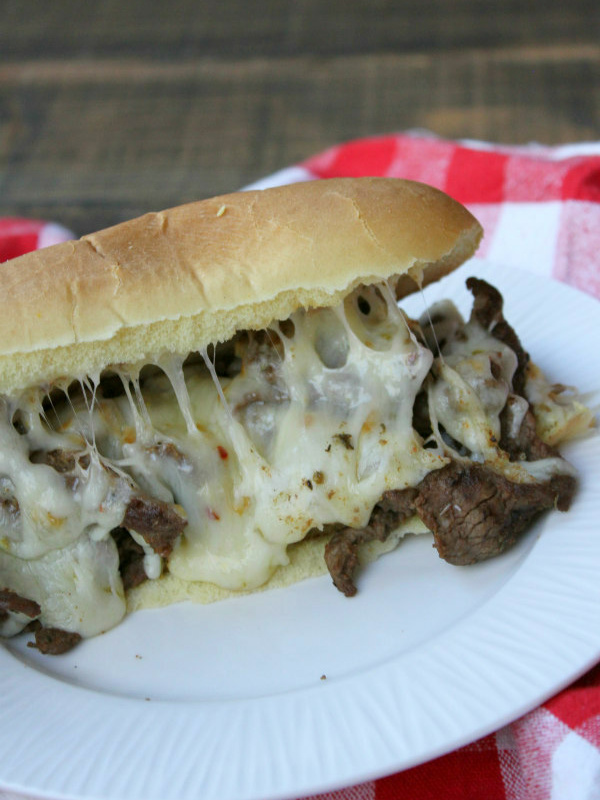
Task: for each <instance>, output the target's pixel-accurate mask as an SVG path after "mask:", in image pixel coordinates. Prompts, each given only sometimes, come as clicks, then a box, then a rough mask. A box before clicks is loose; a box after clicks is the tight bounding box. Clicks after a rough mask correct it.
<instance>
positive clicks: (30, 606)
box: [0, 589, 42, 622]
mask: <svg viewBox="0 0 600 800" xmlns="http://www.w3.org/2000/svg"><path fill="white" fill-rule="evenodd" d="M11 613H12V614H24V615H25V616H26V617H31V619H35V618H36V617H39V615H40V614H41V613H42V609H41V608H40V607H39V605H38V603H36V602H35V601H34V600H28V599H27V598H26V597H21V595H19V594H17V593H16V592H13V591H11V590H10V589H0V622H2V620H4V619H6V618H7V617H8V615H9V614H11Z"/></svg>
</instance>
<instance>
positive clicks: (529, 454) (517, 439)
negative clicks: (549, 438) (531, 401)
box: [499, 397, 560, 461]
mask: <svg viewBox="0 0 600 800" xmlns="http://www.w3.org/2000/svg"><path fill="white" fill-rule="evenodd" d="M510 399H511V398H510V397H509V399H508V401H507V403H506V405H505V406H504V408H503V409H502V413H501V414H500V431H501V434H500V443H499V444H500V447H501V448H502V450H504V451H505V452H506V453H508V456H509V458H510V460H511V461H537V460H538V459H540V458H560V453H559V451H558V450H557V449H556V448H555V447H552V446H551V445H549V444H546V442H544V441H543V440H542V439H540V437H539V436H538V434H537V430H536V424H535V417H534V416H533V412H532V411H531V409H528V410H527V412H526V413H525V416H524V417H523V422H522V423H521V426H520V428H519V431H518V433H517V435H516V436H515V435H513V434H511V431H512V429H513V424H512V405H511V402H510Z"/></svg>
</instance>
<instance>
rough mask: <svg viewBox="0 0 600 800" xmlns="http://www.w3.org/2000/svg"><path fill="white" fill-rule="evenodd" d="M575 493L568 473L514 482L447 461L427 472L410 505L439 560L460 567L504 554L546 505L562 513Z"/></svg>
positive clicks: (475, 468)
mask: <svg viewBox="0 0 600 800" xmlns="http://www.w3.org/2000/svg"><path fill="white" fill-rule="evenodd" d="M574 491H575V480H574V478H572V477H571V476H570V475H557V476H555V477H553V478H551V479H550V480H549V481H545V482H543V483H513V482H511V481H509V480H507V479H506V478H505V477H504V476H502V475H500V474H499V473H497V472H494V471H493V470H491V469H489V468H488V467H485V466H481V465H475V464H462V463H460V462H452V463H451V464H448V465H447V466H445V467H443V468H442V469H440V470H436V471H435V472H431V473H429V475H427V477H426V478H425V479H424V480H423V481H422V482H421V484H420V486H419V496H418V498H417V500H416V504H415V505H416V510H417V513H418V514H419V516H420V517H421V519H422V520H423V522H424V523H425V525H427V527H428V528H429V529H430V530H431V531H432V532H433V536H434V543H435V546H436V548H437V550H438V553H439V555H440V556H441V558H443V559H445V560H446V561H448V562H449V563H450V564H456V565H465V564H475V563H477V562H479V561H483V560H484V559H487V558H491V557H492V556H496V555H499V554H500V553H502V552H504V550H506V548H507V547H509V546H510V545H511V544H513V543H514V541H515V540H516V538H517V537H518V536H519V534H521V533H522V532H523V531H524V530H525V529H526V528H527V527H528V526H529V525H530V524H531V522H532V521H533V520H534V519H535V518H536V517H537V516H538V515H539V514H540V513H541V512H542V511H544V510H545V509H549V508H554V507H556V508H558V509H559V510H560V511H566V510H567V509H568V508H569V505H570V504H571V500H572V498H573V494H574Z"/></svg>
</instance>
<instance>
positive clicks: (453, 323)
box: [0, 284, 564, 636]
mask: <svg viewBox="0 0 600 800" xmlns="http://www.w3.org/2000/svg"><path fill="white" fill-rule="evenodd" d="M438 311H439V309H438ZM438 316H440V317H441V320H442V322H441V327H436V331H435V334H436V335H437V338H438V339H439V340H440V341H442V340H443V341H444V344H443V347H442V351H441V354H440V355H439V357H438V358H437V359H436V365H435V366H434V370H433V374H434V375H435V380H434V379H433V378H432V377H431V373H430V371H431V368H432V365H433V362H434V356H433V353H432V350H431V349H430V348H428V347H426V346H424V345H423V344H421V343H420V342H419V341H417V339H416V338H415V336H414V335H413V334H412V333H411V330H410V328H409V325H408V324H407V321H406V319H405V318H404V316H403V314H402V312H401V311H400V310H399V309H398V307H397V305H396V303H395V301H394V299H393V296H392V294H391V292H390V290H389V288H388V287H387V285H386V284H382V285H379V286H372V287H361V288H360V289H359V290H357V291H356V292H354V293H353V294H352V295H350V296H349V297H348V298H347V299H346V301H345V302H344V304H343V305H342V306H340V307H337V308H334V309H317V310H307V311H305V310H300V311H298V312H296V313H295V314H294V315H293V316H292V317H291V319H290V320H288V321H286V323H282V324H281V325H279V324H277V323H274V324H273V326H272V328H271V329H270V330H269V331H267V332H266V334H264V336H266V337H267V339H265V341H264V343H263V345H259V346H257V347H256V348H255V350H252V349H251V348H250V347H249V346H248V348H249V349H247V350H245V351H243V347H242V351H243V352H242V369H241V371H238V372H237V374H236V373H235V372H234V373H232V374H230V376H229V377H227V378H223V377H221V378H220V377H218V376H217V373H216V370H215V367H214V364H213V362H212V360H211V358H210V357H209V355H208V354H207V353H201V354H200V358H199V359H197V360H196V362H195V363H193V364H192V363H190V364H188V365H187V366H184V359H183V358H178V357H174V356H165V357H163V358H161V359H158V362H157V364H156V365H155V367H153V368H152V370H151V372H150V373H149V372H148V367H147V366H146V367H144V365H138V366H133V367H127V368H115V369H114V372H115V374H116V375H117V376H118V378H120V380H121V382H122V386H123V391H122V392H121V393H117V396H114V397H110V398H104V399H103V398H101V397H100V396H97V393H96V387H97V385H98V380H99V379H98V376H96V377H95V378H88V379H86V381H85V384H84V385H83V389H84V390H83V391H82V392H75V393H73V392H70V391H68V390H67V389H66V388H65V390H64V392H63V394H64V397H63V401H62V402H58V400H57V399H56V400H55V399H53V398H45V402H44V405H43V404H42V401H43V400H44V396H43V393H42V391H41V390H40V391H32V392H27V393H25V394H24V395H23V396H21V397H20V398H18V399H12V400H7V399H5V400H2V401H1V403H0V527H1V529H2V533H1V539H0V584H1V585H4V586H6V587H10V588H11V589H12V590H13V591H16V592H17V593H19V594H21V595H22V596H23V597H26V598H28V599H31V600H35V601H36V602H38V603H39V604H40V606H41V607H42V616H41V621H42V623H43V624H44V625H48V626H52V627H59V628H64V629H66V630H71V631H77V632H79V633H81V634H82V635H84V636H91V635H93V634H95V633H98V632H99V631H102V630H106V629H107V628H110V627H111V626H112V625H114V624H116V623H117V622H118V621H119V620H120V619H121V617H122V616H123V614H124V613H125V601H124V593H123V587H122V583H121V578H120V575H119V563H118V562H119V557H118V553H117V549H116V545H115V543H114V541H113V539H112V537H111V535H110V532H111V530H112V529H113V528H115V527H117V526H119V525H120V524H121V523H122V521H123V517H124V514H125V511H126V509H127V506H128V503H129V501H130V499H131V497H132V496H133V494H134V493H136V492H138V493H139V492H143V493H146V494H148V495H150V496H151V497H153V498H156V499H157V500H160V501H164V502H166V503H175V504H177V505H178V506H179V507H181V508H182V509H183V510H184V511H185V514H186V516H187V526H186V528H185V530H184V531H183V533H182V534H181V536H180V537H179V538H178V540H177V543H176V545H175V547H174V550H173V552H172V554H171V555H170V557H169V558H168V563H167V565H166V566H167V568H168V570H169V571H170V573H171V574H172V575H173V576H176V577H177V578H178V579H182V580H185V581H190V582H192V581H193V582H199V581H205V582H210V583H213V584H216V585H218V586H220V587H222V588H223V589H227V590H244V589H253V588H256V587H259V586H261V585H263V584H264V583H265V582H266V581H267V580H268V579H269V578H270V577H271V575H272V574H273V573H274V572H275V570H277V568H278V567H280V566H282V565H286V564H287V563H288V553H287V549H288V547H289V546H290V545H291V544H293V543H295V542H298V541H300V540H302V539H303V538H304V537H305V536H306V534H307V533H308V532H309V531H310V530H312V529H322V528H323V527H324V526H326V525H328V524H330V523H342V524H344V525H349V526H354V527H361V526H364V525H366V524H367V522H368V520H369V517H370V515H371V512H372V509H373V507H374V505H375V504H376V503H377V501H378V500H379V498H380V497H381V495H382V494H383V493H384V492H385V491H386V490H390V489H402V488H404V487H407V486H416V485H417V484H418V483H419V482H420V481H421V480H422V479H423V478H424V477H425V475H427V473H429V472H430V471H431V470H433V469H438V468H440V467H441V466H443V465H444V464H445V463H447V462H448V457H456V452H455V451H452V452H451V449H449V448H448V445H447V442H446V440H445V439H444V436H443V435H442V432H441V429H442V428H443V430H444V431H445V433H446V435H447V436H450V437H452V438H453V439H454V440H455V441H456V442H459V443H460V444H461V445H462V446H464V447H465V448H467V449H468V450H469V451H470V454H471V458H472V459H474V460H478V461H485V462H488V463H492V464H494V465H496V466H497V468H499V469H503V470H504V471H505V472H507V474H510V475H511V476H516V477H513V479H515V480H531V476H532V475H533V476H537V477H540V476H541V477H544V476H545V475H547V474H551V473H552V471H553V470H557V469H564V466H561V465H557V464H556V463H545V462H544V463H543V464H540V463H539V462H536V465H533V466H531V465H512V464H508V462H507V459H506V457H505V455H503V454H502V453H501V451H499V450H498V448H497V446H496V445H497V440H498V438H499V435H500V421H499V415H500V412H501V410H502V408H503V406H504V404H505V403H506V400H507V398H508V396H509V392H510V385H511V380H512V376H513V374H514V371H515V368H516V356H515V354H514V353H513V352H512V351H511V350H510V349H509V348H508V347H505V346H504V345H502V344H501V343H500V342H498V341H497V340H496V339H493V337H491V336H490V335H489V334H488V333H487V332H485V331H483V330H482V329H481V328H479V327H478V326H477V325H475V324H473V323H468V324H466V325H465V323H464V321H463V320H462V319H461V317H460V315H459V314H458V312H456V310H455V309H452V308H451V307H448V306H446V307H445V310H444V313H442V314H438ZM250 336H252V334H250ZM269 338H270V344H269V341H268V340H269ZM492 363H493V365H494V366H493V367H492ZM141 373H142V374H141ZM428 375H429V376H430V377H428ZM426 378H427V383H425V381H426ZM424 386H427V389H428V393H429V410H430V416H431V420H432V425H433V428H434V436H433V441H430V442H428V443H427V447H425V446H424V443H423V442H422V440H421V439H420V437H419V436H418V434H417V433H416V432H415V431H414V429H413V425H412V417H413V406H414V403H415V398H416V396H417V394H418V393H419V392H421V391H422V389H423V387H424ZM525 410H526V408H525V409H524V410H523V413H524V411H525ZM16 423H18V424H16ZM52 451H66V454H67V456H68V458H70V459H71V462H70V463H71V467H72V468H69V469H68V470H67V472H65V471H64V470H62V471H61V470H57V469H55V468H53V467H52V466H51V464H50V463H44V460H47V458H46V459H45V458H44V457H42V458H41V459H36V457H35V454H36V453H41V454H48V453H52ZM38 460H40V461H41V463H37V461H38ZM551 461H556V460H552V459H547V460H546V462H551ZM563 464H564V462H563ZM132 536H133V538H134V539H135V540H136V541H137V542H138V543H139V544H141V545H142V547H143V548H144V552H145V559H144V566H145V570H146V573H147V575H148V577H150V578H157V577H158V576H159V575H160V574H161V571H162V569H163V563H162V559H161V558H160V557H159V556H158V555H157V554H156V553H154V551H153V550H152V548H151V547H150V546H149V545H148V544H147V543H146V542H145V540H144V539H143V537H141V536H140V535H138V534H135V533H132ZM17 622H18V623H19V624H20V622H19V621H17ZM13 627H14V626H13ZM17 627H18V625H17Z"/></svg>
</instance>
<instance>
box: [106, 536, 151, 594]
mask: <svg viewBox="0 0 600 800" xmlns="http://www.w3.org/2000/svg"><path fill="white" fill-rule="evenodd" d="M111 536H112V537H113V539H114V540H115V544H116V545H117V551H118V553H119V572H120V573H121V580H122V581H123V588H124V589H125V590H126V591H127V590H128V589H133V588H134V587H135V586H139V585H140V583H143V582H144V581H145V580H146V579H147V578H148V576H147V575H146V570H145V568H144V548H143V547H142V545H141V544H138V543H137V542H136V541H135V539H133V538H132V537H131V535H130V533H129V531H128V530H127V529H126V528H114V530H112V531H111Z"/></svg>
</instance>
